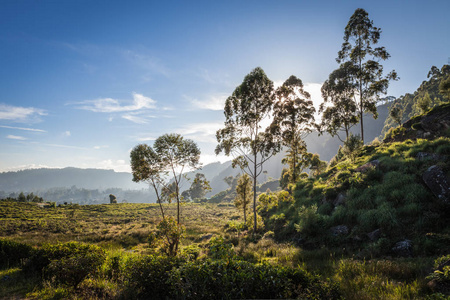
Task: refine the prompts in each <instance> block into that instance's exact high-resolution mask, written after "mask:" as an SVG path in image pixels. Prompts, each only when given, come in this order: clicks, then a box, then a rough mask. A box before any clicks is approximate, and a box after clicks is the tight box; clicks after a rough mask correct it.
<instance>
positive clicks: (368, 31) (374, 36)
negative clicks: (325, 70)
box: [336, 8, 398, 142]
mask: <svg viewBox="0 0 450 300" xmlns="http://www.w3.org/2000/svg"><path fill="white" fill-rule="evenodd" d="M380 36H381V29H380V28H377V27H375V26H373V21H372V20H370V19H369V14H368V13H367V12H366V11H365V10H364V9H362V8H358V9H356V10H355V12H354V13H353V15H352V16H351V17H350V20H349V22H348V24H347V26H346V27H345V30H344V43H343V44H342V47H341V50H340V51H339V52H338V57H337V59H336V61H337V62H338V63H339V64H343V63H346V62H347V63H349V64H351V68H349V69H350V70H351V72H350V73H349V77H348V79H347V80H348V82H349V85H352V86H353V87H354V91H353V93H354V94H355V95H356V96H357V98H358V101H357V113H358V118H359V121H360V124H361V140H362V141H363V142H364V122H363V115H364V113H365V112H368V113H371V114H373V116H374V117H375V118H376V117H377V107H376V104H377V102H379V100H380V95H383V94H386V92H387V88H388V86H389V81H390V80H397V79H398V77H397V73H396V72H395V71H391V72H390V73H389V74H387V75H384V74H383V73H384V72H383V71H384V70H383V65H382V64H381V63H380V60H387V59H388V58H389V57H390V55H389V53H388V52H387V51H386V49H385V48H384V47H376V48H374V47H373V46H374V45H376V44H378V40H379V39H380ZM341 68H342V65H341Z"/></svg>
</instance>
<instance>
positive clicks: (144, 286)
mask: <svg viewBox="0 0 450 300" xmlns="http://www.w3.org/2000/svg"><path fill="white" fill-rule="evenodd" d="M180 263H181V262H180V260H179V259H178V258H175V257H168V256H164V257H163V256H151V255H150V256H144V257H137V258H135V259H132V260H129V261H128V263H127V266H126V275H125V277H126V279H125V281H126V282H127V283H128V284H127V287H126V294H127V297H126V298H128V299H166V298H171V297H170V295H171V294H173V286H172V283H171V282H170V281H169V279H170V278H171V272H172V269H176V268H178V267H179V265H180Z"/></svg>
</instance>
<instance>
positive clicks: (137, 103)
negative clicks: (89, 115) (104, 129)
mask: <svg viewBox="0 0 450 300" xmlns="http://www.w3.org/2000/svg"><path fill="white" fill-rule="evenodd" d="M76 104H77V105H78V107H77V108H78V109H84V110H89V111H93V112H102V113H115V112H130V111H138V110H144V109H154V108H156V106H155V104H156V101H155V100H153V99H151V98H149V97H145V96H144V95H142V94H137V93H133V101H132V104H130V105H121V104H120V101H119V100H116V99H112V98H100V99H97V100H86V101H82V102H79V103H76Z"/></svg>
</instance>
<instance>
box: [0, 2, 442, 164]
mask: <svg viewBox="0 0 450 300" xmlns="http://www.w3.org/2000/svg"><path fill="white" fill-rule="evenodd" d="M357 8H364V9H365V10H367V11H368V13H369V17H370V18H371V19H372V20H373V22H374V25H375V26H377V27H381V29H382V35H381V39H380V43H379V44H380V45H382V46H385V47H386V48H387V50H388V51H389V53H390V54H391V58H390V59H389V60H388V61H386V62H385V63H384V66H385V70H386V71H390V70H392V69H395V70H396V71H397V72H398V74H399V76H400V78H401V80H400V81H398V82H394V83H392V84H391V87H390V88H389V95H393V96H400V95H402V94H404V93H406V92H413V91H414V90H415V89H416V88H417V87H418V86H419V85H420V83H421V82H422V81H423V80H425V79H426V75H427V73H428V71H429V69H430V68H431V66H432V65H435V66H437V67H439V68H440V67H442V65H444V64H446V63H447V62H448V60H449V57H450V36H449V33H448V29H449V28H450V18H448V12H449V11H450V1H264V0H262V1H261V0H260V1H158V2H157V1H106V0H105V1H92V0H89V1H83V0H65V1H60V0H54V1H44V0H43V1H30V0H28V1H21V0H14V1H13V0H4V1H1V2H0V66H1V67H0V145H1V146H0V172H1V171H8V170H18V169H23V168H30V167H40V166H42V167H67V166H73V167H81V168H107V169H115V170H116V171H129V170H130V168H129V151H130V150H131V149H132V148H133V147H134V146H135V145H137V144H138V143H149V144H151V143H152V140H154V139H155V138H157V137H158V136H160V135H162V134H164V133H172V132H177V133H180V134H182V135H183V136H185V137H186V138H191V139H193V140H194V141H196V142H197V143H198V145H199V147H200V149H201V151H202V161H203V162H204V163H209V162H213V161H216V160H223V159H224V158H223V157H215V155H214V151H213V150H214V147H215V137H214V133H215V131H216V130H217V129H218V128H220V127H221V125H222V124H223V121H224V117H223V110H222V109H223V103H224V101H225V99H226V97H227V96H229V95H230V94H231V93H232V92H233V90H234V89H235V87H236V86H237V85H239V84H240V83H241V82H242V80H243V78H244V76H245V75H246V74H248V73H249V72H250V71H251V70H252V69H253V68H255V67H257V66H260V67H262V68H263V69H264V70H265V72H266V73H267V75H268V76H269V78H271V79H272V80H273V81H274V82H276V83H281V82H283V81H284V80H285V79H287V78H288V77H289V76H290V75H296V76H297V77H299V78H300V79H302V81H303V82H304V83H305V84H306V90H308V91H309V92H310V93H311V94H312V95H313V100H315V101H316V102H317V103H319V102H320V101H321V99H320V85H321V84H322V83H323V81H324V80H326V79H327V77H328V75H329V73H330V72H331V71H333V70H334V69H335V68H337V63H336V61H335V58H336V56H337V52H338V51H339V49H340V47H341V44H342V38H343V33H344V28H345V26H346V24H347V22H348V19H349V18H350V16H351V15H352V14H353V12H354V11H355V9H357Z"/></svg>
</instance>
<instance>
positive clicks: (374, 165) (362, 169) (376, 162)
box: [355, 159, 380, 173]
mask: <svg viewBox="0 0 450 300" xmlns="http://www.w3.org/2000/svg"><path fill="white" fill-rule="evenodd" d="M379 165H380V161H379V160H378V159H375V160H372V161H369V162H368V163H366V164H364V165H362V166H360V167H358V168H356V169H355V171H356V172H361V173H365V172H367V171H368V170H369V169H371V168H377V167H378V166H379Z"/></svg>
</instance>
